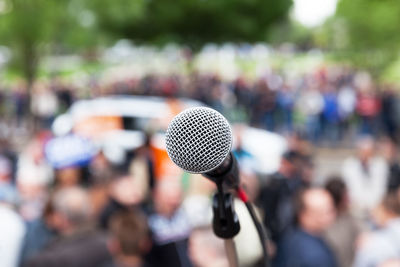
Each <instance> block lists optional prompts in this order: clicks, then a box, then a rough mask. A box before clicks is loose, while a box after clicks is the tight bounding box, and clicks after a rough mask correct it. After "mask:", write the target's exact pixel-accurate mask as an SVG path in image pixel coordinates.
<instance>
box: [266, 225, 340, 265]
mask: <svg viewBox="0 0 400 267" xmlns="http://www.w3.org/2000/svg"><path fill="white" fill-rule="evenodd" d="M274 266H275V267H322V266H323V267H336V266H337V265H336V260H335V257H334V254H333V253H332V251H331V249H330V248H329V247H328V245H327V244H326V243H325V242H324V241H323V240H322V238H320V237H318V236H314V235H311V234H309V233H306V232H305V231H303V230H301V229H298V228H297V229H294V230H291V231H289V232H287V233H286V234H285V236H284V237H283V239H282V241H281V242H280V243H279V245H278V254H277V256H276V258H275V262H274Z"/></svg>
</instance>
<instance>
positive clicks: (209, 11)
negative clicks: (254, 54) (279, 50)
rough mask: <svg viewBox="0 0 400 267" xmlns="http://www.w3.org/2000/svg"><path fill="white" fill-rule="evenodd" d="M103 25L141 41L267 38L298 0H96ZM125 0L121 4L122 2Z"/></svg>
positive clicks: (196, 42) (193, 42) (94, 5)
mask: <svg viewBox="0 0 400 267" xmlns="http://www.w3.org/2000/svg"><path fill="white" fill-rule="evenodd" d="M90 2H91V4H92V9H93V11H94V12H95V14H96V16H97V20H98V23H99V26H100V28H102V29H104V30H106V31H107V32H109V33H111V34H114V35H119V36H121V37H125V38H128V39H132V40H135V41H141V42H152V43H156V44H157V43H158V44H163V43H166V42H171V41H172V42H178V43H184V44H189V45H194V46H200V45H202V44H204V43H207V42H217V43H219V42H226V41H229V42H254V41H265V40H266V39H267V33H268V30H269V29H270V26H271V25H272V24H274V23H276V22H278V21H282V20H285V19H286V17H287V14H288V10H289V8H290V7H291V5H292V0H280V1H273V0H245V1H244V0H157V1H156V0H146V1H144V0H140V1H139V0H136V1H126V0H116V1H108V0H91V1H90ZM116 3H120V4H116Z"/></svg>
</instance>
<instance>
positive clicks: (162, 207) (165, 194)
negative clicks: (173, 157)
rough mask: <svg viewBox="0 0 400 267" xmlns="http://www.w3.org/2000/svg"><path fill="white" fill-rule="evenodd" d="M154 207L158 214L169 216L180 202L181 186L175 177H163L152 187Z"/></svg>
mask: <svg viewBox="0 0 400 267" xmlns="http://www.w3.org/2000/svg"><path fill="white" fill-rule="evenodd" d="M153 200H154V207H155V209H156V212H157V213H159V214H160V215H163V216H166V217H171V216H173V215H174V213H175V211H176V210H177V209H178V208H179V206H180V205H181V202H182V187H181V185H180V183H179V181H178V180H177V179H173V178H168V177H166V178H163V179H162V180H160V181H158V182H157V183H156V186H155V188H154V197H153Z"/></svg>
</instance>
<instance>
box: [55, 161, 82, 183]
mask: <svg viewBox="0 0 400 267" xmlns="http://www.w3.org/2000/svg"><path fill="white" fill-rule="evenodd" d="M56 177H57V178H56V179H57V183H58V185H59V186H60V187H69V186H77V185H78V184H79V182H80V179H81V169H80V168H78V167H74V166H71V167H65V168H61V169H58V170H57V172H56Z"/></svg>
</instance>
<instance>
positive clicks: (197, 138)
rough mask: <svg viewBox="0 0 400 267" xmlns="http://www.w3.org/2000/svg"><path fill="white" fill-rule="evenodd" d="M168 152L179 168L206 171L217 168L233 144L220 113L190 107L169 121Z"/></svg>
mask: <svg viewBox="0 0 400 267" xmlns="http://www.w3.org/2000/svg"><path fill="white" fill-rule="evenodd" d="M166 146H167V153H168V156H169V157H170V159H171V160H172V161H173V162H174V163H175V164H176V165H178V167H180V168H181V169H183V170H185V171H187V172H191V173H205V172H209V171H212V170H214V169H215V168H217V167H218V166H219V165H220V164H221V163H222V162H223V161H224V159H225V158H226V157H227V156H228V154H229V152H230V150H231V147H232V130H231V127H230V125H229V123H228V121H227V120H226V119H225V117H224V116H222V115H221V114H220V113H219V112H217V111H215V110H213V109H211V108H206V107H195V108H189V109H186V110H184V111H182V112H181V113H179V114H178V115H176V116H175V118H174V119H173V120H172V121H171V123H170V124H169V126H168V129H167V133H166Z"/></svg>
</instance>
